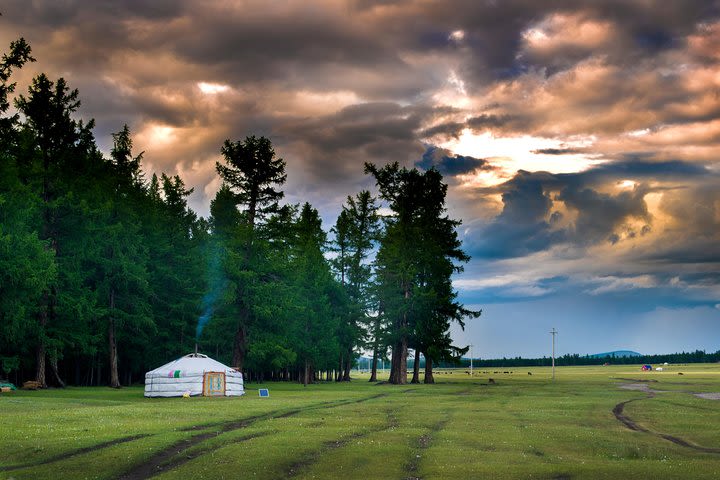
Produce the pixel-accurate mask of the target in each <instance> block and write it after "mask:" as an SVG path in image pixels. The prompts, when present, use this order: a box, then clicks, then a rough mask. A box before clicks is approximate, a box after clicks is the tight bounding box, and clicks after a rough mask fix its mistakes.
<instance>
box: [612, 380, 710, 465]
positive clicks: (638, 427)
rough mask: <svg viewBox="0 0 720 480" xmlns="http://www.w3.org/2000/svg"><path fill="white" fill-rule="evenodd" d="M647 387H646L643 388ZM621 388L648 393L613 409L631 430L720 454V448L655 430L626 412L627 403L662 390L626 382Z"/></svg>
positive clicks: (701, 450) (651, 395)
mask: <svg viewBox="0 0 720 480" xmlns="http://www.w3.org/2000/svg"><path fill="white" fill-rule="evenodd" d="M641 387H645V388H641ZM620 388H625V389H626V390H638V391H644V392H646V393H647V396H646V397H644V398H633V399H632V400H626V401H624V402H620V403H618V404H617V405H615V407H613V409H612V413H613V415H615V418H617V419H618V421H620V422H621V423H622V424H623V425H625V426H626V427H627V428H629V429H630V430H634V431H636V432H643V433H649V434H650V435H654V436H656V437H660V438H663V439H665V440H667V441H669V442H672V443H674V444H676V445H680V446H681V447H685V448H690V449H692V450H696V451H699V452H704V453H716V454H720V448H710V447H703V446H701V445H695V444H693V443H690V442H688V441H687V440H684V439H682V438H679V437H675V436H673V435H669V434H667V433H660V432H654V431H652V430H650V429H648V428H645V427H643V426H642V425H639V424H638V423H636V422H635V421H634V420H633V419H632V418H630V417H628V416H627V415H626V414H625V412H624V411H625V405H627V404H628V403H632V402H639V401H642V400H648V399H650V398H653V397H655V394H656V393H659V392H661V391H660V390H653V389H651V388H648V386H647V385H645V384H624V385H621V386H620Z"/></svg>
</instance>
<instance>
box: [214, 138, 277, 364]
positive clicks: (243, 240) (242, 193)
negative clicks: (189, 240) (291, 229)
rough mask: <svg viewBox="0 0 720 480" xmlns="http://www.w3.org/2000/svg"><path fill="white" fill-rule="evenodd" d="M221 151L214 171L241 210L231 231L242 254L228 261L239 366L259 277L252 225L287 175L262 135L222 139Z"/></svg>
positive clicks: (269, 207) (260, 220)
mask: <svg viewBox="0 0 720 480" xmlns="http://www.w3.org/2000/svg"><path fill="white" fill-rule="evenodd" d="M221 152H222V154H223V156H224V157H225V163H226V165H222V164H220V163H219V162H218V163H217V164H216V168H217V171H218V174H219V175H220V177H221V178H222V179H223V181H224V182H225V183H226V184H227V185H228V187H229V188H230V190H231V191H232V192H233V193H234V194H235V201H236V204H237V205H238V206H239V207H240V208H241V211H242V216H241V225H240V226H239V227H238V229H237V231H236V232H235V233H236V235H237V236H238V237H237V238H238V239H239V243H240V246H241V250H242V254H241V256H240V257H239V258H237V259H236V261H234V262H232V263H233V266H232V270H234V272H233V274H234V275H235V279H236V281H235V282H234V285H235V295H234V302H235V304H236V307H237V325H236V330H235V335H234V340H233V357H232V363H233V365H234V366H236V367H238V368H242V367H243V364H244V361H245V356H246V354H247V348H248V338H247V336H248V331H249V329H250V327H251V325H252V323H253V312H252V303H253V299H252V295H253V293H254V289H253V288H254V286H255V285H257V283H258V282H259V281H261V279H260V278H259V277H258V270H259V268H260V267H259V266H258V257H257V251H254V243H255V236H256V229H257V228H258V227H259V226H262V225H263V224H264V222H265V220H266V219H267V218H268V216H269V215H270V214H272V213H273V212H276V211H277V209H278V201H279V200H280V199H281V198H282V197H283V192H282V191H280V190H277V189H276V188H277V187H278V186H281V185H282V184H283V183H285V179H286V177H287V176H286V174H285V161H284V160H283V159H282V158H278V157H276V155H275V150H274V149H273V147H272V144H271V142H270V140H269V139H267V138H265V137H259V138H257V137H255V136H250V137H247V138H245V140H244V141H237V142H231V141H230V140H226V141H225V143H224V145H223V147H222V149H221Z"/></svg>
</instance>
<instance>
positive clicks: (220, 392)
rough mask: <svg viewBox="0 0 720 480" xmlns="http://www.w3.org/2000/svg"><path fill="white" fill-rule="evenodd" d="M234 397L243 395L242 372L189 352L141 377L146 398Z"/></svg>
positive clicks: (205, 356) (199, 354)
mask: <svg viewBox="0 0 720 480" xmlns="http://www.w3.org/2000/svg"><path fill="white" fill-rule="evenodd" d="M183 393H189V394H190V395H191V396H201V395H202V396H205V397H223V396H225V397H234V396H240V395H244V394H245V388H244V387H243V376H242V373H240V372H238V371H237V370H235V369H234V368H231V367H228V366H227V365H223V364H222V363H220V362H218V361H217V360H213V359H212V358H210V357H208V356H207V355H203V354H201V353H191V354H189V355H185V356H184V357H180V358H178V359H177V360H173V361H172V362H170V363H167V364H165V365H163V366H162V367H158V368H156V369H155V370H150V371H149V372H147V373H146V374H145V396H146V397H182V396H183Z"/></svg>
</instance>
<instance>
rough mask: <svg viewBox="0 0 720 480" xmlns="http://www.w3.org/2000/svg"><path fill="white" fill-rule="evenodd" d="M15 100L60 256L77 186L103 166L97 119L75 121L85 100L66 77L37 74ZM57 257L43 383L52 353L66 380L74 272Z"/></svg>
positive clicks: (43, 325) (42, 342) (44, 231)
mask: <svg viewBox="0 0 720 480" xmlns="http://www.w3.org/2000/svg"><path fill="white" fill-rule="evenodd" d="M15 105H16V107H17V108H18V110H19V111H20V112H21V113H22V114H23V115H24V116H25V125H24V132H23V135H24V136H25V137H26V139H27V140H26V141H25V144H24V150H23V151H22V152H19V154H18V156H19V161H20V162H23V163H24V164H26V165H28V167H27V168H28V171H29V175H30V178H32V179H33V180H34V179H37V181H35V180H34V182H33V186H34V188H35V189H36V191H37V192H38V196H39V198H40V199H41V202H42V215H41V217H40V218H41V222H40V229H39V230H40V231H39V234H40V238H41V239H42V240H44V241H45V242H46V244H47V248H48V249H49V250H50V251H51V254H52V255H53V256H55V257H58V252H59V251H60V249H61V247H62V246H61V243H62V237H63V234H64V232H66V231H67V230H65V228H64V227H65V226H66V224H64V223H63V220H64V219H67V218H69V217H71V216H72V214H71V213H70V212H72V211H73V210H77V209H78V208H79V205H78V202H77V200H76V199H73V196H74V194H73V193H72V192H73V189H74V188H73V187H74V186H77V185H78V184H79V183H81V182H83V181H84V180H85V179H86V178H88V177H89V176H92V175H93V172H94V171H96V170H97V167H98V165H99V161H98V160H99V159H100V156H99V153H98V152H97V148H96V146H95V143H94V139H93V137H92V133H91V130H92V128H93V126H94V122H93V121H92V120H91V121H90V122H89V123H88V124H87V125H84V124H83V122H82V121H76V120H74V119H73V118H72V114H73V113H74V112H75V111H76V110H77V108H78V107H79V105H80V102H79V100H78V91H77V90H70V89H69V87H68V86H67V84H66V82H65V80H64V79H62V78H60V79H58V80H57V82H53V81H51V80H50V79H48V77H47V76H46V75H45V74H40V75H38V76H37V77H35V78H34V79H33V81H32V84H31V85H30V87H29V89H28V96H27V97H25V96H23V95H20V96H19V97H18V98H17V99H16V100H15ZM36 172H37V173H36ZM80 190H81V189H78V191H80ZM66 252H67V251H65V250H63V251H62V253H63V254H64V253H66ZM67 253H69V254H70V253H71V252H67ZM57 261H58V264H59V270H58V273H59V278H58V283H56V284H51V285H49V287H48V288H47V289H46V290H45V291H44V292H43V295H42V299H41V302H40V303H41V308H39V312H38V329H37V338H36V344H37V348H36V380H37V381H38V382H39V383H40V384H41V385H43V386H44V385H46V383H47V380H46V375H45V362H46V358H48V355H49V359H50V366H51V368H52V369H53V374H54V377H55V380H57V381H58V382H59V383H61V384H62V381H61V380H60V377H59V375H58V372H57V368H56V367H57V361H58V355H59V353H60V352H61V350H62V343H63V342H64V335H63V331H62V327H61V322H60V323H58V313H59V310H58V307H60V308H61V309H62V308H63V305H58V285H61V284H64V283H65V282H64V278H67V277H65V274H66V273H71V272H68V271H67V270H66V269H64V268H63V266H62V263H63V259H62V257H59V258H58V260H57ZM64 293H65V292H64ZM79 296H82V295H79ZM63 298H66V299H71V298H73V297H72V296H64V297H63ZM66 318H67V317H66Z"/></svg>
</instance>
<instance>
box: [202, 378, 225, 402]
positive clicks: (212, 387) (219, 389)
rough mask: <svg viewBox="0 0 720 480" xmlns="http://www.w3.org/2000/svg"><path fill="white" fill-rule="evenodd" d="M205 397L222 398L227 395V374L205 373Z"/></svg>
mask: <svg viewBox="0 0 720 480" xmlns="http://www.w3.org/2000/svg"><path fill="white" fill-rule="evenodd" d="M203 395H204V396H206V397H222V396H224V395H225V373H224V372H205V376H204V377H203Z"/></svg>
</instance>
